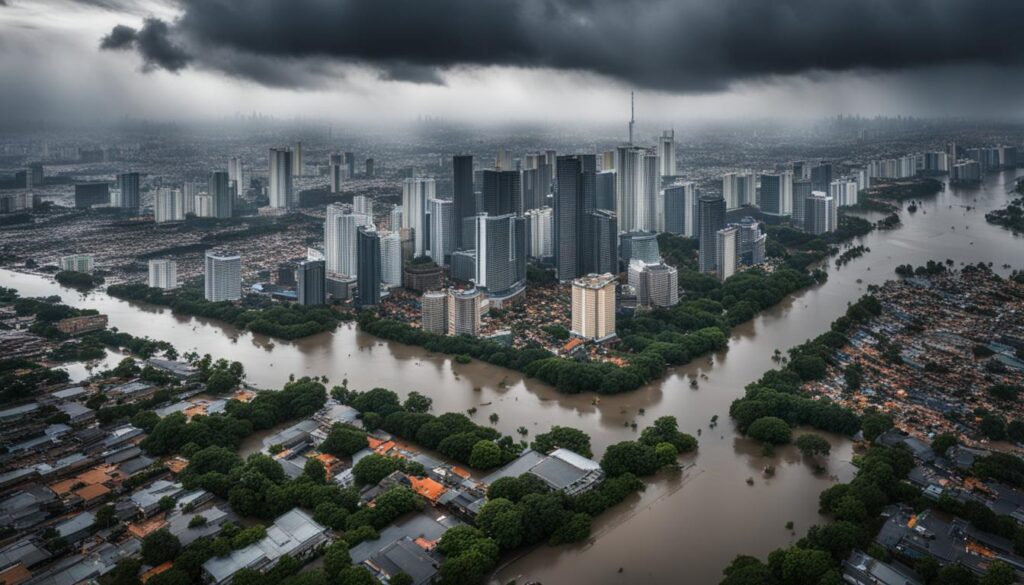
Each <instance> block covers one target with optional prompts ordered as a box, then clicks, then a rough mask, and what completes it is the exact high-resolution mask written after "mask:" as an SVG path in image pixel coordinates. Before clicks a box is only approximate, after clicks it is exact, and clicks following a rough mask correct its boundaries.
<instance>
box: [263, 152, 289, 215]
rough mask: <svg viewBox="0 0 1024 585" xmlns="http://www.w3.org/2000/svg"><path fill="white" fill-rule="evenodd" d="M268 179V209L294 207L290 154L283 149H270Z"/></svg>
mask: <svg viewBox="0 0 1024 585" xmlns="http://www.w3.org/2000/svg"><path fill="white" fill-rule="evenodd" d="M269 175H270V176H269V177H268V180H267V182H268V185H267V195H268V197H269V198H270V203H269V205H270V207H273V208H275V209H291V208H292V207H295V196H294V194H293V192H292V153H291V151H290V150H288V149H284V148H271V149H270V173H269Z"/></svg>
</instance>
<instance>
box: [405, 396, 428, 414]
mask: <svg viewBox="0 0 1024 585" xmlns="http://www.w3.org/2000/svg"><path fill="white" fill-rule="evenodd" d="M433 403H434V401H433V400H432V399H430V398H428V397H426V396H424V395H422V394H420V393H419V392H416V391H413V392H410V393H409V395H408V396H406V397H405V402H404V403H402V407H403V408H405V410H407V411H409V412H427V411H428V410H430V406H431V405H432V404H433Z"/></svg>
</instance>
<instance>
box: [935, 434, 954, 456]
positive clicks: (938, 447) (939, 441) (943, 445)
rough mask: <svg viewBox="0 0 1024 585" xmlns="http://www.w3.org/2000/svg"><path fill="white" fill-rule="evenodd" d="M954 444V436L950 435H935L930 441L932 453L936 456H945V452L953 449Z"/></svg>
mask: <svg viewBox="0 0 1024 585" xmlns="http://www.w3.org/2000/svg"><path fill="white" fill-rule="evenodd" d="M956 444H957V440H956V435H953V434H951V433H942V434H941V435H936V436H935V438H934V439H932V451H934V452H935V454H936V455H940V456H945V455H946V452H947V451H949V449H950V448H952V447H955V446H956Z"/></svg>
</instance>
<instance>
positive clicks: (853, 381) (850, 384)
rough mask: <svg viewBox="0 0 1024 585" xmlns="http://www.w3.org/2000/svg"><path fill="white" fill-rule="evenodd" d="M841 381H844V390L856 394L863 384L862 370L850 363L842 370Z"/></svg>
mask: <svg viewBox="0 0 1024 585" xmlns="http://www.w3.org/2000/svg"><path fill="white" fill-rule="evenodd" d="M843 379H844V380H845V381H846V390H847V391H848V392H856V391H857V390H860V387H861V384H863V383H864V368H863V367H861V365H860V364H859V363H852V364H849V365H848V366H846V367H845V368H843Z"/></svg>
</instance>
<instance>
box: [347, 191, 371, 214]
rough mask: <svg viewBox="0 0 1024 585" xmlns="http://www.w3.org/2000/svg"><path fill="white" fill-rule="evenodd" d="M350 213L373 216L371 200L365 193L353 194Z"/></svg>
mask: <svg viewBox="0 0 1024 585" xmlns="http://www.w3.org/2000/svg"><path fill="white" fill-rule="evenodd" d="M352 213H356V214H359V215H368V216H370V217H373V201H372V200H371V199H370V198H369V197H367V196H366V195H355V196H353V197H352Z"/></svg>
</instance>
